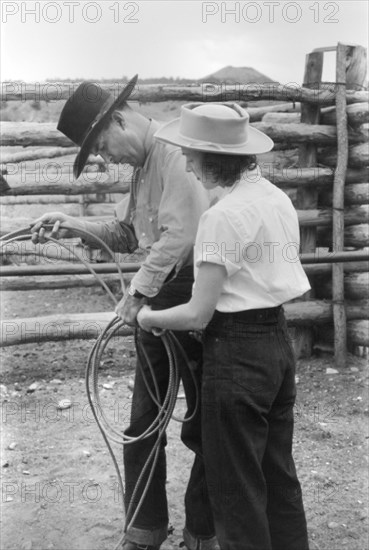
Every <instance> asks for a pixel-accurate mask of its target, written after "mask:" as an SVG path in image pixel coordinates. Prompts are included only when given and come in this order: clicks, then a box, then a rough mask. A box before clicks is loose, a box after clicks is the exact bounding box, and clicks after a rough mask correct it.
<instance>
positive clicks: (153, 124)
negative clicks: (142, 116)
mask: <svg viewBox="0 0 369 550" xmlns="http://www.w3.org/2000/svg"><path fill="white" fill-rule="evenodd" d="M149 120H150V125H149V128H148V130H147V133H146V136H145V141H144V147H145V151H146V158H145V162H144V165H143V167H142V170H143V171H144V172H147V166H148V164H149V161H150V157H151V155H152V152H153V149H154V147H155V145H156V140H155V138H154V134H155V132H156V130H158V129H159V128H160V124H159V123H158V122H157V121H156V120H153V119H151V118H150V119H149Z"/></svg>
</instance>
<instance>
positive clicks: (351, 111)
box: [250, 103, 369, 127]
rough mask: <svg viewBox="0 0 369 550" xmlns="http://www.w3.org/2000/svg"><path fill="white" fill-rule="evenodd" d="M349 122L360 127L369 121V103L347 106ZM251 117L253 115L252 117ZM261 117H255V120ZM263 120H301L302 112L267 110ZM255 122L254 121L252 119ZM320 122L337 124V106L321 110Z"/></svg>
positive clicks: (279, 121) (289, 122) (281, 121)
mask: <svg viewBox="0 0 369 550" xmlns="http://www.w3.org/2000/svg"><path fill="white" fill-rule="evenodd" d="M346 114H347V122H348V125H349V126H350V127H358V126H361V125H362V124H365V123H367V122H369V105H368V103H354V104H352V105H348V106H347V107H346ZM250 118H251V117H250ZM258 120H260V119H256V118H255V122H256V121H258ZM261 120H262V122H264V123H267V124H291V123H298V122H300V121H301V113H300V112H297V111H293V112H291V109H285V110H284V111H279V110H278V109H276V108H275V109H273V110H270V111H265V112H264V114H263V116H262V119H261ZM252 122H253V121H252ZM320 123H321V124H323V125H328V126H331V125H333V126H335V125H336V108H335V107H327V108H325V109H322V110H321V113H320Z"/></svg>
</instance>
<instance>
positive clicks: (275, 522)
mask: <svg viewBox="0 0 369 550" xmlns="http://www.w3.org/2000/svg"><path fill="white" fill-rule="evenodd" d="M295 395H296V389H295V360H294V357H293V352H292V350H291V346H290V343H289V341H288V334H287V329H286V323H285V320H284V315H283V309H279V310H275V311H273V312H271V313H270V314H269V315H264V316H263V315H261V316H260V318H259V319H257V318H256V319H254V320H253V322H250V319H247V318H243V315H242V312H240V313H236V314H224V313H218V312H215V315H214V317H213V319H212V321H211V322H210V324H209V325H208V327H207V329H206V331H205V335H204V364H203V382H202V407H203V410H202V417H203V418H202V428H203V448H204V459H205V470H206V477H207V486H208V490H209V495H210V501H211V506H212V512H213V517H214V523H215V530H216V535H217V538H218V541H219V544H220V547H221V549H222V550H307V549H308V541H307V530H306V520H305V514H304V508H303V503H302V497H301V488H300V484H299V481H298V479H297V476H296V470H295V465H294V461H293V458H292V437H293V406H294V402H295Z"/></svg>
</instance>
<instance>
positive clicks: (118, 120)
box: [111, 111, 126, 130]
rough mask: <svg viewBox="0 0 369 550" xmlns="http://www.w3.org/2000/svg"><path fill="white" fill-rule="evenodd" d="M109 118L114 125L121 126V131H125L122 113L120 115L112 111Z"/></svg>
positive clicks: (118, 112)
mask: <svg viewBox="0 0 369 550" xmlns="http://www.w3.org/2000/svg"><path fill="white" fill-rule="evenodd" d="M111 118H112V121H113V122H115V123H116V124H119V126H121V127H122V129H123V130H125V127H126V123H125V120H124V116H123V113H121V112H120V111H114V112H113V114H112V115H111Z"/></svg>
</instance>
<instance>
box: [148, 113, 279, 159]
mask: <svg viewBox="0 0 369 550" xmlns="http://www.w3.org/2000/svg"><path fill="white" fill-rule="evenodd" d="M179 124H180V118H176V119H174V120H171V121H170V122H167V123H166V124H164V125H163V126H161V128H159V130H157V131H156V132H155V134H154V137H155V138H156V139H157V140H159V141H163V142H165V143H171V144H172V145H177V146H178V147H185V148H186V149H194V150H195V151H204V152H209V153H210V152H211V153H221V154H223V155H258V154H259V155H260V154H261V153H267V152H268V151H270V150H271V149H273V147H274V142H273V140H272V139H270V137H269V136H267V135H266V134H264V133H263V132H260V130H257V129H256V128H253V127H252V126H249V127H248V136H249V137H248V140H247V142H246V143H243V144H242V145H220V144H217V143H211V142H203V141H198V140H194V139H189V138H186V137H185V136H183V135H181V134H180V133H179Z"/></svg>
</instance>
